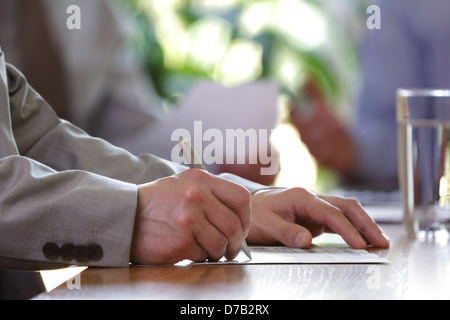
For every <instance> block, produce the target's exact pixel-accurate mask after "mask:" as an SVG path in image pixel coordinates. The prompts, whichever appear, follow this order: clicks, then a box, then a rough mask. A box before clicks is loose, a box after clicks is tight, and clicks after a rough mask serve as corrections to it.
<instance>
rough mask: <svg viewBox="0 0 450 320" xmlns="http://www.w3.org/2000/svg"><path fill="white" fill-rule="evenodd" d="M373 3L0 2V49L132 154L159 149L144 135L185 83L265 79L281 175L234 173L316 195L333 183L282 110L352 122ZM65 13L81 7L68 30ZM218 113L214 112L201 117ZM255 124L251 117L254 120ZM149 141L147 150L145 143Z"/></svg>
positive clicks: (62, 109) (73, 116) (84, 123)
mask: <svg viewBox="0 0 450 320" xmlns="http://www.w3.org/2000/svg"><path fill="white" fill-rule="evenodd" d="M373 3H374V1H373V0H372V1H366V0H334V1H327V0H95V1H94V0H0V44H1V46H2V48H3V50H4V51H5V53H6V57H7V60H8V61H9V62H10V63H12V64H14V65H16V66H17V67H18V68H19V69H20V70H22V71H23V72H24V74H25V75H26V76H27V78H28V80H29V82H30V83H31V84H32V85H33V86H34V87H35V88H36V89H37V90H38V92H40V93H41V94H42V95H43V97H44V98H45V99H47V100H48V101H49V102H50V104H51V105H52V106H53V107H54V109H55V110H56V112H57V113H58V114H59V115H60V116H61V117H63V118H66V119H68V120H70V121H71V122H73V123H75V124H76V125H78V126H80V127H81V128H83V129H84V130H86V131H87V132H89V133H90V134H92V135H95V136H100V137H102V138H105V139H107V140H109V141H111V142H112V143H113V144H116V145H119V146H123V147H125V148H128V149H129V150H130V151H132V152H134V153H137V154H139V153H142V152H152V150H154V149H155V148H156V146H157V144H158V143H160V144H162V143H163V142H164V143H165V144H166V145H167V140H163V139H161V138H159V137H160V136H161V135H160V136H158V134H155V132H158V130H159V129H158V125H159V128H160V127H164V126H165V127H166V131H167V130H169V129H170V128H172V127H170V125H172V126H174V127H176V124H170V125H169V122H168V121H166V122H164V121H162V122H160V123H159V124H158V122H159V120H158V121H157V120H156V119H162V118H164V115H166V114H170V113H172V112H174V110H175V109H176V108H178V107H179V105H180V102H181V101H182V100H183V99H184V98H185V96H186V95H187V94H188V93H189V91H190V90H191V89H192V87H193V86H194V85H195V83H198V82H201V81H204V80H208V81H212V82H214V83H219V84H222V85H223V86H225V87H234V86H239V85H243V84H248V83H252V82H255V81H258V80H262V79H270V80H271V81H274V82H276V84H277V85H278V89H279V94H278V98H277V100H278V101H277V104H278V106H276V108H278V107H279V108H280V110H281V111H280V114H281V116H280V121H279V123H278V124H277V126H276V128H275V130H274V132H273V134H272V136H271V141H272V143H273V144H274V146H275V147H276V149H277V150H278V151H279V153H280V167H281V170H280V172H278V174H277V176H276V177H274V179H273V180H271V179H269V180H267V179H265V180H264V179H263V181H259V180H258V179H259V178H261V177H258V176H254V175H253V176H252V175H251V174H248V173H249V172H250V171H252V170H253V171H255V172H256V170H259V167H258V168H256V169H254V168H253V169H252V168H251V167H244V168H243V169H239V170H237V171H236V173H237V174H240V173H242V175H243V176H244V177H247V178H252V177H255V179H254V180H255V181H258V182H262V183H265V184H274V185H279V186H287V187H292V186H301V187H306V188H313V189H315V190H317V191H319V192H326V191H328V190H331V189H333V188H335V187H336V186H337V185H338V184H339V183H340V173H339V170H335V168H333V170H330V169H327V167H329V166H324V165H323V164H319V161H316V159H315V158H314V157H313V156H312V155H311V153H310V152H309V151H310V150H309V149H308V147H306V145H305V144H304V143H303V141H302V137H300V134H299V127H302V126H303V127H305V128H306V127H307V125H306V124H304V123H301V124H299V123H297V124H295V123H294V124H293V118H292V115H291V113H292V108H295V110H296V112H297V113H299V114H301V116H304V117H308V115H309V114H312V113H313V110H315V109H317V108H318V107H317V105H324V106H326V108H327V109H329V110H330V112H331V113H332V114H333V116H335V117H336V118H337V119H338V120H339V121H340V122H341V123H342V124H343V125H345V126H346V125H347V124H350V123H351V122H352V121H353V117H354V114H355V112H354V109H355V105H356V104H357V102H356V100H357V96H358V93H359V92H360V90H361V87H360V86H361V85H360V84H361V79H360V78H361V76H360V74H361V70H360V47H361V43H362V42H363V39H364V38H365V36H366V34H367V33H368V32H371V31H370V30H368V28H367V27H366V21H367V19H368V16H369V15H368V13H367V8H368V6H369V5H370V4H373ZM74 4H76V5H79V7H80V10H81V12H80V15H79V18H80V19H81V21H80V26H81V29H80V30H76V29H75V30H72V29H70V28H69V27H68V26H67V24H66V22H67V21H68V20H69V19H71V14H72V13H71V12H67V9H68V8H69V6H71V5H74ZM375 32H376V31H375ZM155 101H156V102H155ZM293 106H294V107H293ZM211 107H212V108H213V107H214V106H213V105H212V106H211ZM253 108H254V109H255V108H257V106H254V107H253ZM256 110H258V109H256ZM221 112H222V114H224V113H226V110H212V114H213V115H214V114H215V113H217V114H220V113H221ZM261 115H262V112H259V113H258V112H256V113H254V117H255V119H256V118H257V117H258V116H261ZM236 116H239V115H236ZM218 117H220V115H219V116H218ZM311 123H312V124H310V125H309V126H310V127H312V130H310V131H314V128H315V127H316V126H317V129H316V130H315V131H317V132H319V133H320V132H321V130H322V129H321V128H320V123H322V125H325V126H328V124H327V122H326V121H320V119H314V121H311ZM177 125H178V124H177ZM318 125H319V126H318ZM250 126H251V124H250ZM150 127H152V130H153V131H151V130H150ZM155 128H156V129H155ZM160 131H161V130H160ZM161 132H162V131H161ZM169 132H170V130H169ZM166 133H167V132H166ZM332 134H333V133H332ZM166 136H167V135H166ZM149 137H152V138H154V141H152V142H150V141H146V140H148V138H149ZM328 140H330V139H328ZM137 141H143V142H142V143H141V142H137ZM169 142H170V140H169ZM330 143H332V144H333V143H334V142H332V141H331V140H330ZM308 145H309V146H314V145H317V144H315V143H314V142H311V143H309V144H308ZM336 145H337V144H336ZM150 146H152V147H150ZM323 149H325V150H332V148H329V147H325V146H324V148H323ZM342 150H344V151H342ZM342 150H341V151H340V153H342V154H346V151H345V149H342ZM158 155H159V154H158ZM331 155H332V157H334V154H333V153H331ZM160 156H163V155H160ZM321 163H325V164H326V161H325V162H323V161H321ZM227 169H230V168H227ZM231 169H233V168H231ZM246 174H248V176H246ZM263 178H264V177H263Z"/></svg>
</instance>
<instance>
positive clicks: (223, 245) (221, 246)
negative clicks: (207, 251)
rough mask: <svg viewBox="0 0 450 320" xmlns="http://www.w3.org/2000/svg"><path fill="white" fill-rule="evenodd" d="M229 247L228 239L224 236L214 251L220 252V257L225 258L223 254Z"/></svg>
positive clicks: (214, 247) (219, 239)
mask: <svg viewBox="0 0 450 320" xmlns="http://www.w3.org/2000/svg"><path fill="white" fill-rule="evenodd" d="M227 246H228V239H227V238H226V237H225V236H224V235H220V236H219V238H218V239H217V241H216V242H215V244H214V246H213V248H212V249H213V250H214V251H215V252H218V253H219V255H221V256H223V253H224V252H225V250H226V248H227Z"/></svg>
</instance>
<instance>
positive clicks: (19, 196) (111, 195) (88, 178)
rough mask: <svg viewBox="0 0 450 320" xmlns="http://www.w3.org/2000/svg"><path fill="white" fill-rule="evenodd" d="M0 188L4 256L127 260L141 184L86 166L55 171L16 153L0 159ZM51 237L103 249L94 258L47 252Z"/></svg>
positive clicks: (32, 260)
mask: <svg viewBox="0 0 450 320" xmlns="http://www.w3.org/2000/svg"><path fill="white" fill-rule="evenodd" d="M0 190H2V191H1V192H0V217H1V221H2V223H1V224H0V257H1V258H5V259H14V260H16V261H17V265H16V266H14V267H18V268H21V266H22V263H26V265H27V266H28V267H30V266H33V265H37V264H42V263H44V264H48V265H52V264H57V263H64V264H83V265H93V266H121V267H124V266H127V265H128V262H129V255H130V248H131V238H132V230H133V225H134V219H135V212H136V201H137V190H136V185H134V184H128V183H123V182H120V181H117V180H112V179H109V178H106V177H102V176H99V175H95V174H92V173H88V172H84V171H65V172H56V171H54V170H52V169H51V168H49V167H46V166H43V165H42V164H39V163H37V162H35V161H33V160H30V159H28V158H24V157H20V156H11V157H6V158H3V159H1V160H0ZM47 243H55V244H57V245H58V246H59V247H61V246H62V245H64V244H72V245H74V246H89V245H98V246H99V247H100V248H101V250H102V255H101V257H96V258H95V261H94V260H92V259H89V258H88V257H84V258H83V257H81V258H79V259H77V258H76V257H72V258H70V256H69V257H67V256H66V257H63V256H62V255H61V254H59V255H57V256H56V257H48V256H47V254H46V253H45V252H44V250H43V248H44V246H45V245H46V244H47ZM0 262H1V260H0ZM8 267H12V266H8Z"/></svg>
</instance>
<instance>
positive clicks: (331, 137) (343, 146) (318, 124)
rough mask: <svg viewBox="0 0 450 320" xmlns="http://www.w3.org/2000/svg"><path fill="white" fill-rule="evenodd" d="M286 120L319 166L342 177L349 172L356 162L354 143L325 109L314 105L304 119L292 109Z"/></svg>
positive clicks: (340, 124) (332, 115)
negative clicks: (294, 128) (329, 169)
mask: <svg viewBox="0 0 450 320" xmlns="http://www.w3.org/2000/svg"><path fill="white" fill-rule="evenodd" d="M290 119H291V122H292V124H293V125H294V126H295V127H296V128H297V130H298V131H299V133H300V136H301V139H302V141H303V142H304V143H305V144H306V145H307V146H308V149H309V151H310V152H311V154H312V155H313V156H314V157H315V158H316V160H317V161H318V162H319V163H320V164H322V165H324V166H326V167H328V168H331V169H333V170H336V171H338V172H340V173H342V174H350V173H351V172H352V170H353V168H354V164H355V161H356V151H355V146H354V142H353V140H352V138H351V136H350V135H349V133H348V131H347V129H346V128H345V126H344V125H343V124H342V123H341V122H340V121H339V120H338V118H337V117H336V116H335V115H334V114H333V113H332V112H331V111H330V110H329V109H328V107H327V106H325V105H324V104H323V103H317V104H316V105H315V108H314V109H313V110H312V114H310V115H308V116H304V115H302V114H301V112H300V111H299V109H298V108H296V107H293V108H292V109H291V113H290Z"/></svg>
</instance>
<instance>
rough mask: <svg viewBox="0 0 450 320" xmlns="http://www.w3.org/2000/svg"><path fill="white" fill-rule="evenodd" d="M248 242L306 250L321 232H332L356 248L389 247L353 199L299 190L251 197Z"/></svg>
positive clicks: (283, 190) (265, 193) (280, 190)
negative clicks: (276, 244) (279, 244)
mask: <svg viewBox="0 0 450 320" xmlns="http://www.w3.org/2000/svg"><path fill="white" fill-rule="evenodd" d="M252 212H253V215H252V225H251V228H250V232H249V235H248V237H247V241H249V242H251V243H259V244H274V243H282V244H284V245H286V246H289V247H294V248H306V247H309V246H310V245H311V242H312V238H313V237H316V236H318V235H320V234H321V233H322V232H334V233H338V234H340V235H341V236H342V238H343V239H344V240H345V241H346V242H347V243H348V244H349V245H350V246H351V247H352V248H356V249H363V248H366V246H367V245H368V244H372V245H373V246H375V247H381V248H386V247H389V240H387V239H386V238H385V237H384V235H383V234H382V232H381V230H380V229H379V228H378V226H377V225H376V224H375V222H374V221H373V220H372V219H371V218H370V217H369V216H368V215H367V213H366V212H365V211H364V210H363V209H362V207H361V205H360V204H359V203H358V202H357V201H356V200H351V199H343V198H339V197H332V196H322V195H316V194H314V193H312V192H309V191H307V190H305V189H302V188H291V189H272V190H266V191H260V192H258V193H256V194H254V195H253V196H252Z"/></svg>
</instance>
